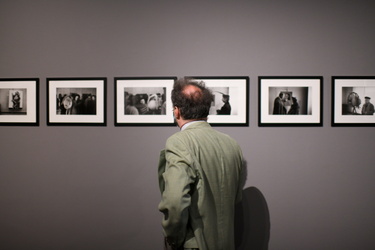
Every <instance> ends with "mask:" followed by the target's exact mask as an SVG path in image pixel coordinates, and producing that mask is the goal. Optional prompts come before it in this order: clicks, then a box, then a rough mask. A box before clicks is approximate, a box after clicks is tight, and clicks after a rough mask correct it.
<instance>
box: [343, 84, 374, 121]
mask: <svg viewBox="0 0 375 250" xmlns="http://www.w3.org/2000/svg"><path fill="white" fill-rule="evenodd" d="M373 95H375V88H370V87H368V88H365V87H343V88H342V115H374V112H375V110H374V105H373V104H372V103H371V96H373Z"/></svg>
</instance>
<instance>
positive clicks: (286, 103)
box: [269, 87, 312, 115]
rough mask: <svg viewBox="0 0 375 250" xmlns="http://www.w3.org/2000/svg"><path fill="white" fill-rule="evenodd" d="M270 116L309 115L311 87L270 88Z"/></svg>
mask: <svg viewBox="0 0 375 250" xmlns="http://www.w3.org/2000/svg"><path fill="white" fill-rule="evenodd" d="M269 98H270V99H269V102H270V105H269V107H270V110H269V114H270V115H309V114H311V112H312V111H311V107H309V106H311V105H309V87H270V88H269Z"/></svg>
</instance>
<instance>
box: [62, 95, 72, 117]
mask: <svg viewBox="0 0 375 250" xmlns="http://www.w3.org/2000/svg"><path fill="white" fill-rule="evenodd" d="M62 105H63V106H64V110H65V113H64V114H65V115H71V114H72V106H73V99H72V97H71V96H68V95H66V96H65V97H64V98H63V100H62Z"/></svg>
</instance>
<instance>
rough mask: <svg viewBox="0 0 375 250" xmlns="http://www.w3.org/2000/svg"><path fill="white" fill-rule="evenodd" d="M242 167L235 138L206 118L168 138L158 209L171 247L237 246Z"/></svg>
mask: <svg viewBox="0 0 375 250" xmlns="http://www.w3.org/2000/svg"><path fill="white" fill-rule="evenodd" d="M243 172H244V171H243V159H242V152H241V149H240V147H239V145H238V144H237V142H236V141H235V140H234V139H232V138H231V137H229V136H228V135H225V134H223V133H220V132H218V131H216V130H214V129H212V127H211V126H210V125H209V124H208V123H207V122H196V123H192V124H190V125H189V126H188V127H187V128H186V129H185V130H183V131H180V132H178V133H176V134H174V135H172V136H171V137H169V138H168V140H167V142H166V147H165V149H164V150H163V151H162V152H161V154H160V160H159V169H158V174H159V186H160V191H161V193H162V198H161V202H160V204H159V210H160V211H161V212H162V213H163V214H164V218H163V220H162V226H163V229H164V230H163V231H164V235H165V237H167V240H168V242H169V243H170V244H171V246H172V247H174V248H177V247H182V246H183V247H185V248H199V249H200V250H231V249H234V211H235V204H236V203H237V202H239V201H240V200H241V198H242V188H243V185H242V184H243V183H242V181H243V180H244V178H243V176H242V175H243Z"/></svg>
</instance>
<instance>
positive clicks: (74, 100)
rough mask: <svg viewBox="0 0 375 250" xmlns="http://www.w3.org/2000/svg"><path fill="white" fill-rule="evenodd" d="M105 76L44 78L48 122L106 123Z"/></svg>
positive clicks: (96, 124)
mask: <svg viewBox="0 0 375 250" xmlns="http://www.w3.org/2000/svg"><path fill="white" fill-rule="evenodd" d="M106 100H107V78H105V77H78V78H58V77H51V78H47V125H48V126H106V124H107V115H106V106H107V105H106Z"/></svg>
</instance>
